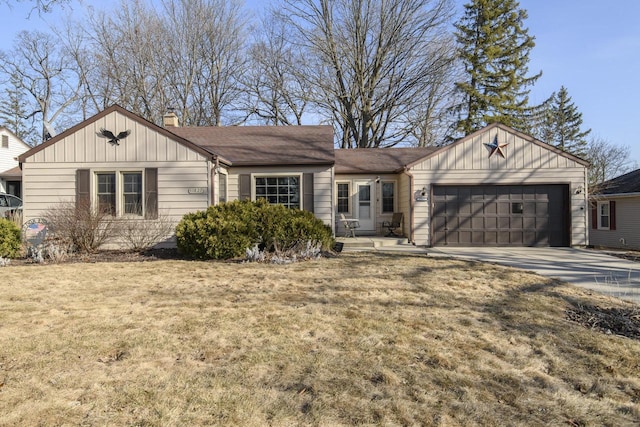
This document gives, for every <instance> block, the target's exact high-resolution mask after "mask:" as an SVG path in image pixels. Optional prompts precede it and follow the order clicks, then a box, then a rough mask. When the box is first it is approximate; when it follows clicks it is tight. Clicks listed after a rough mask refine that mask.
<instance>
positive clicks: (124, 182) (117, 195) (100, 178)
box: [95, 171, 144, 216]
mask: <svg viewBox="0 0 640 427" xmlns="http://www.w3.org/2000/svg"><path fill="white" fill-rule="evenodd" d="M95 176H96V188H97V197H96V200H97V204H98V206H97V207H98V210H99V211H100V212H106V213H108V214H110V215H113V216H116V215H138V216H140V215H142V213H143V207H144V202H143V200H142V197H143V194H144V193H143V191H144V190H143V179H142V172H140V171H126V172H97V173H96V175H95Z"/></svg>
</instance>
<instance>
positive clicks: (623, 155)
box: [586, 136, 633, 191]
mask: <svg viewBox="0 0 640 427" xmlns="http://www.w3.org/2000/svg"><path fill="white" fill-rule="evenodd" d="M630 153H631V150H630V148H629V147H628V146H626V145H615V144H613V143H612V142H610V141H608V140H606V139H604V138H602V137H600V136H594V137H592V138H591V140H590V141H589V144H588V145H587V156H586V157H587V160H589V162H590V163H591V164H590V165H589V173H588V180H589V187H590V188H591V191H594V190H595V191H597V188H598V185H599V184H601V183H602V182H603V181H606V180H609V179H611V178H615V177H616V176H619V175H622V174H624V173H626V172H629V171H630V170H631V168H632V166H633V165H632V163H631V161H630V160H629V155H630Z"/></svg>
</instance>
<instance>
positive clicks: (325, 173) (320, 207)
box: [227, 165, 334, 230]
mask: <svg viewBox="0 0 640 427" xmlns="http://www.w3.org/2000/svg"><path fill="white" fill-rule="evenodd" d="M306 173H312V174H313V213H314V215H315V216H316V218H318V219H320V220H322V222H324V223H325V224H327V225H328V226H330V227H331V229H332V230H333V229H334V224H333V223H334V213H333V167H332V166H295V165H293V166H288V167H285V166H269V167H267V166H251V167H231V168H229V169H228V175H227V195H228V200H229V201H232V200H238V199H239V198H240V175H251V176H252V179H251V198H252V200H255V189H254V183H255V180H254V179H253V177H255V176H264V175H280V176H284V175H301V176H303V175H304V174H306ZM303 179H304V178H303ZM303 190H304V183H302V185H301V187H300V191H301V194H300V198H301V200H302V199H303V198H304V197H303V196H304V195H303V194H302V192H303ZM303 208H304V206H303Z"/></svg>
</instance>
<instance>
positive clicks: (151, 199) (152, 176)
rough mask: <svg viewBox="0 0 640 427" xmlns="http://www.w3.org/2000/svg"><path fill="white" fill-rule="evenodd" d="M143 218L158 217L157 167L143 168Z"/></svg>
mask: <svg viewBox="0 0 640 427" xmlns="http://www.w3.org/2000/svg"><path fill="white" fill-rule="evenodd" d="M144 199H145V201H146V209H145V212H144V218H145V219H157V218H158V168H147V169H145V170H144Z"/></svg>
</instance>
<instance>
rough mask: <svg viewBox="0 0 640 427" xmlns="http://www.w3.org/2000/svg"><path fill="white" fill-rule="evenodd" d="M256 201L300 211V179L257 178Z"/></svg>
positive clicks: (289, 177)
mask: <svg viewBox="0 0 640 427" xmlns="http://www.w3.org/2000/svg"><path fill="white" fill-rule="evenodd" d="M256 199H266V200H267V201H268V202H269V203H277V204H280V205H284V206H286V207H288V208H298V209H300V177H299V176H265V177H256Z"/></svg>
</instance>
